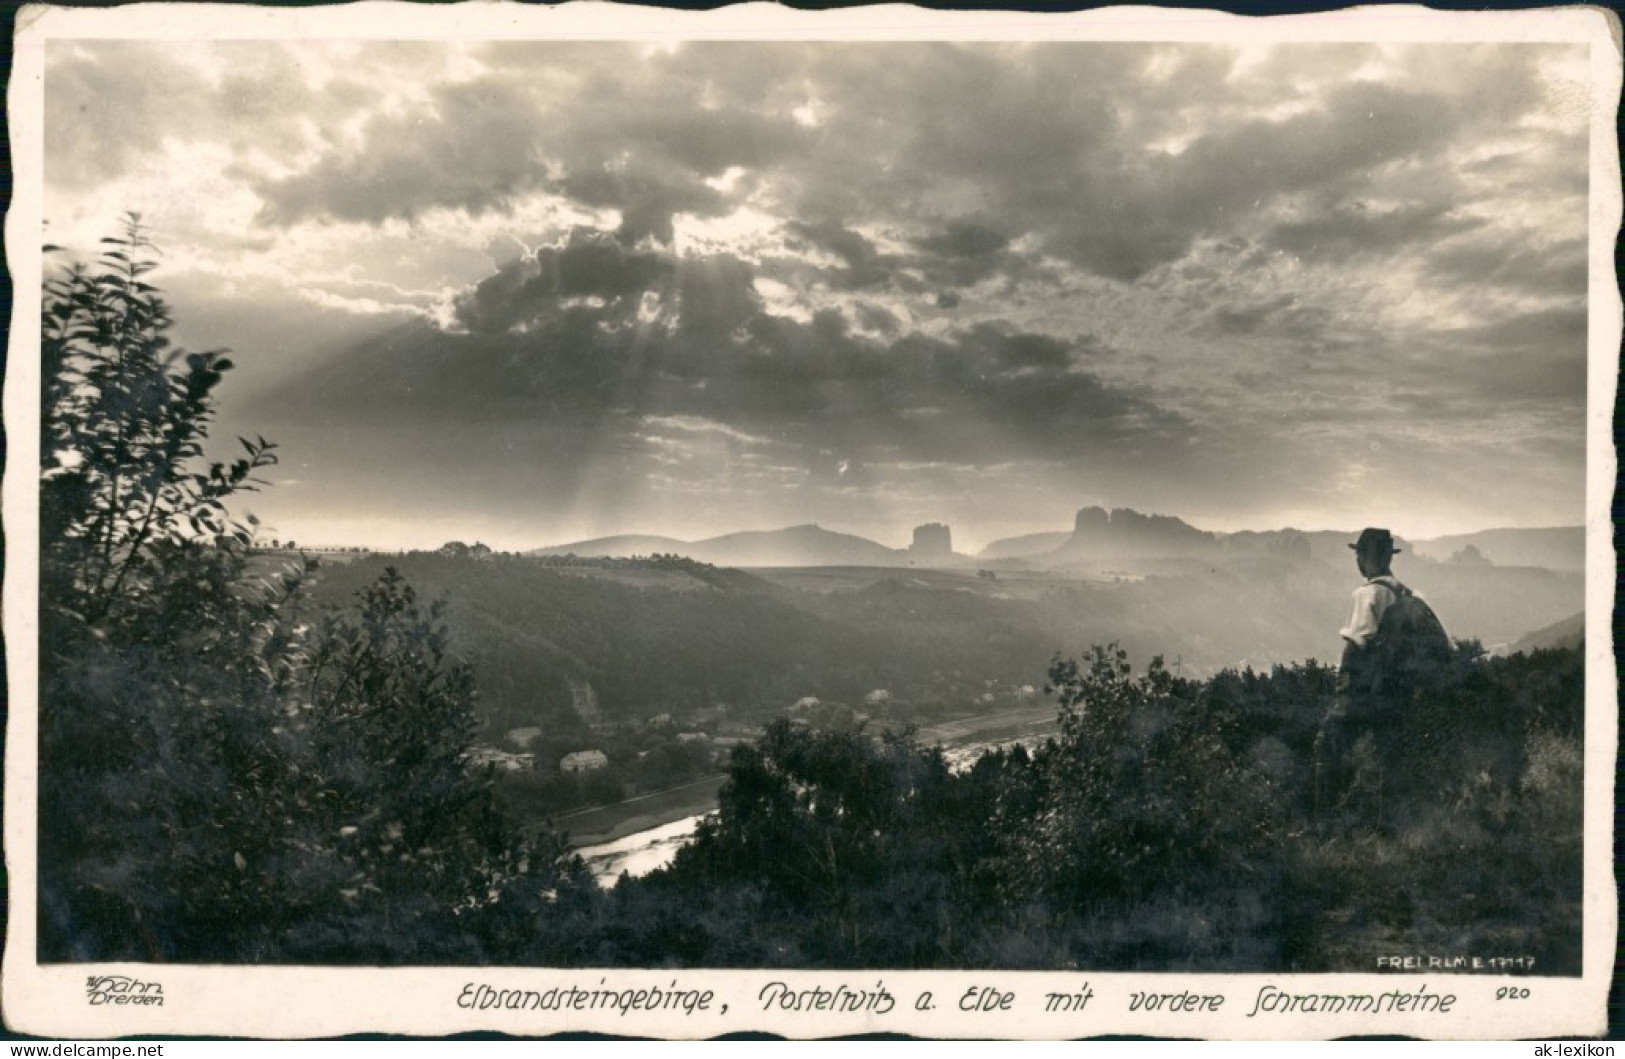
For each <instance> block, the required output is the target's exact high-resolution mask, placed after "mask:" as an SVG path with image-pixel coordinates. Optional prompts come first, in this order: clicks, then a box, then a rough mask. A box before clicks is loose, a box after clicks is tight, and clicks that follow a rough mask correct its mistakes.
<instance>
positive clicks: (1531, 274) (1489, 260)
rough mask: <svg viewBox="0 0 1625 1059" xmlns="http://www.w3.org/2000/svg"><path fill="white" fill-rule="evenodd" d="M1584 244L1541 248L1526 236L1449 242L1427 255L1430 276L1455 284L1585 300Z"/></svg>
mask: <svg viewBox="0 0 1625 1059" xmlns="http://www.w3.org/2000/svg"><path fill="white" fill-rule="evenodd" d="M1589 256H1590V251H1589V250H1588V248H1587V246H1586V243H1585V240H1583V239H1566V240H1561V241H1558V242H1554V243H1550V244H1546V245H1541V244H1538V243H1535V242H1534V241H1533V239H1532V238H1531V237H1530V235H1529V234H1528V233H1516V235H1515V237H1513V238H1507V237H1505V236H1496V237H1493V238H1488V239H1479V240H1470V241H1469V240H1452V241H1451V242H1449V243H1447V244H1445V245H1442V246H1440V247H1438V248H1437V249H1435V250H1434V251H1433V252H1432V253H1430V254H1429V255H1428V258H1427V264H1428V271H1429V272H1430V273H1431V274H1432V275H1433V276H1435V277H1437V278H1439V279H1441V280H1446V281H1450V282H1454V283H1462V284H1471V285H1477V286H1483V287H1499V288H1502V289H1505V290H1514V291H1522V292H1525V293H1528V294H1533V295H1558V296H1562V295H1567V296H1570V297H1575V298H1579V297H1583V296H1584V295H1585V292H1586V281H1587V278H1588V276H1589V274H1590V261H1589Z"/></svg>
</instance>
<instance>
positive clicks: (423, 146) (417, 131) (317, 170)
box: [258, 82, 544, 225]
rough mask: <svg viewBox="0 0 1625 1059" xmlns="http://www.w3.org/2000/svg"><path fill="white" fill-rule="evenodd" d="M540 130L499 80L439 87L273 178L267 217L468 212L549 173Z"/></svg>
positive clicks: (521, 100)
mask: <svg viewBox="0 0 1625 1059" xmlns="http://www.w3.org/2000/svg"><path fill="white" fill-rule="evenodd" d="M541 135H542V129H541V128H540V126H539V124H538V121H537V114H536V111H535V108H534V106H533V105H532V104H531V103H530V101H529V100H528V99H527V98H526V97H525V95H523V94H522V93H520V92H518V91H516V90H515V89H512V88H510V87H507V86H505V85H501V84H497V83H492V82H477V83H456V84H451V85H445V86H442V87H441V88H439V89H438V90H437V91H436V92H435V93H434V94H433V98H432V102H431V104H429V105H428V106H427V107H426V108H424V109H420V110H415V111H412V112H408V113H404V114H388V113H384V114H379V115H377V116H375V117H373V118H372V119H371V120H369V121H368V122H367V124H366V126H365V127H364V128H363V130H362V132H361V135H360V139H359V141H358V142H357V143H356V144H355V145H353V146H350V147H345V148H338V149H335V150H334V151H333V152H331V153H330V154H328V155H327V156H326V157H325V158H324V159H323V160H321V161H320V162H317V163H316V164H315V165H313V166H312V167H310V168H309V169H306V170H304V171H303V172H300V173H296V174H294V175H292V176H288V177H278V178H272V179H266V180H263V181H261V182H260V184H259V186H258V191H259V193H260V195H261V196H262V197H263V198H264V199H265V203H266V205H265V209H264V211H263V213H262V219H263V220H264V221H266V222H267V223H270V224H278V225H288V224H292V223H294V222H297V221H300V220H308V219H312V218H326V219H331V220H339V221H363V222H369V223H374V224H376V223H379V222H382V221H385V220H388V219H390V218H395V217H400V218H406V219H411V218H413V217H416V216H418V215H420V214H422V213H424V212H425V211H427V210H430V209H434V208H437V207H446V208H454V209H463V210H468V211H470V212H474V211H480V210H488V209H492V208H495V207H499V206H503V205H505V204H507V203H509V202H511V201H512V199H513V197H514V196H515V195H517V194H518V193H520V192H521V191H524V190H527V189H531V188H535V187H537V186H538V185H539V184H540V183H541V181H542V178H543V176H544V170H543V167H542V164H541V158H540V156H539V153H538V141H539V138H540V137H541Z"/></svg>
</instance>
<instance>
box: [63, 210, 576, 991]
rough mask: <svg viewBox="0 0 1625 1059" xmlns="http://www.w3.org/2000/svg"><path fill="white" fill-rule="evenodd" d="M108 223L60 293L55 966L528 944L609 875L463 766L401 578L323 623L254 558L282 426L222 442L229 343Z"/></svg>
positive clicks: (460, 709) (454, 672)
mask: <svg viewBox="0 0 1625 1059" xmlns="http://www.w3.org/2000/svg"><path fill="white" fill-rule="evenodd" d="M103 243H104V246H105V248H106V249H105V250H104V252H103V254H102V256H101V259H100V260H99V261H98V263H97V264H96V266H95V267H94V268H88V269H87V268H84V267H82V266H76V267H73V268H71V269H69V270H68V271H67V272H66V273H64V274H62V275H60V276H58V277H57V278H55V279H53V280H51V281H50V282H49V283H47V285H46V288H45V292H44V310H43V325H42V343H43V345H42V349H43V363H44V368H45V386H44V392H43V399H44V406H43V408H42V430H41V453H42V481H41V495H40V499H41V556H40V558H41V562H40V599H41V608H40V639H39V646H40V700H39V720H40V727H39V755H40V780H39V825H40V826H39V857H38V868H39V887H38V894H39V918H38V926H39V952H40V956H41V958H42V959H45V960H88V959H95V960H112V959H126V960H128V959H140V960H192V961H222V962H237V961H274V960H315V961H325V962H403V961H425V962H441V961H456V960H480V959H485V958H488V956H489V954H492V953H502V952H506V951H508V947H509V946H510V944H511V942H510V940H509V939H510V937H511V934H512V932H511V930H510V929H509V928H510V927H511V924H512V921H513V919H514V918H515V916H516V915H525V914H527V913H529V914H531V916H532V917H533V918H534V914H535V913H537V912H539V911H540V910H542V909H543V908H544V907H552V906H554V905H562V904H565V903H567V898H568V894H569V892H571V891H572V889H575V890H579V889H583V888H586V887H588V886H590V883H589V882H587V881H586V880H584V879H583V878H582V877H581V874H580V871H579V864H578V863H577V864H575V865H574V866H572V862H570V861H569V860H567V859H566V858H565V857H564V856H563V851H562V850H561V849H560V848H559V847H558V846H557V844H556V842H555V841H553V840H551V839H544V840H542V841H539V842H536V843H532V842H530V841H527V840H524V839H522V837H521V836H520V835H519V833H518V832H517V830H516V829H515V828H513V827H512V826H511V825H510V824H509V822H508V821H507V820H506V819H505V818H504V816H503V815H502V813H501V812H500V811H499V810H498V808H497V805H496V802H495V800H494V798H493V796H492V792H491V785H490V778H489V775H488V774H484V773H480V772H477V771H475V770H472V769H470V768H469V767H468V765H467V764H466V762H465V760H464V753H465V751H466V750H467V746H468V737H469V735H470V733H471V730H472V726H473V723H474V721H473V716H474V715H473V712H472V702H473V695H474V686H473V681H472V675H471V674H470V673H469V671H468V670H467V669H466V667H463V666H461V665H460V664H458V663H456V662H455V661H453V660H451V659H450V658H449V657H448V656H447V654H446V634H445V629H444V626H443V623H442V622H441V620H440V614H439V611H438V609H437V608H436V607H428V608H425V607H422V606H421V605H420V604H419V603H418V601H417V599H416V596H415V594H414V592H413V590H412V589H411V588H410V587H409V586H407V585H406V584H404V583H403V582H402V581H401V580H400V579H399V578H398V577H397V576H395V575H394V574H393V572H389V573H386V575H385V576H384V577H383V578H382V579H380V580H379V581H377V582H376V583H375V584H373V585H371V586H370V587H368V588H366V589H365V590H364V591H363V592H361V593H360V599H359V603H358V606H357V607H356V608H354V609H353V610H351V611H350V612H346V613H331V614H328V615H326V616H325V617H322V618H320V620H317V621H314V622H312V621H309V620H306V618H302V617H301V613H300V611H301V606H302V604H304V600H303V589H304V584H305V579H304V575H305V571H304V570H303V569H302V567H300V566H298V565H291V566H290V567H289V568H288V569H284V570H279V571H275V572H272V573H270V574H266V575H263V576H257V577H251V576H249V574H248V573H247V569H246V559H247V549H248V543H249V539H250V532H249V530H248V528H246V527H244V526H241V525H237V524H235V523H233V522H231V521H230V520H229V518H228V515H227V512H226V502H227V501H228V500H230V499H231V498H232V497H234V496H236V495H237V494H239V493H241V492H242V491H244V490H247V489H252V488H254V486H255V485H256V484H257V483H256V481H255V477H254V476H255V474H256V473H257V472H259V471H261V470H262V469H264V468H266V467H268V466H270V465H271V464H273V463H274V462H275V452H274V446H272V445H271V444H270V443H268V442H266V441H264V440H263V439H257V440H255V441H247V440H244V441H242V446H243V450H244V454H243V455H242V456H241V457H239V458H237V459H236V460H234V461H232V462H229V463H221V462H215V463H209V462H205V460H204V445H205V442H206V441H207V438H208V433H209V427H210V425H211V420H212V418H213V415H214V407H215V400H214V390H215V387H216V385H217V384H218V383H219V382H220V380H221V378H222V376H223V373H224V372H226V371H227V370H229V369H230V367H231V363H230V361H229V360H228V359H227V358H226V357H225V355H224V354H222V353H218V352H215V353H184V352H181V351H176V350H172V349H171V348H170V346H169V339H168V336H167V332H168V329H169V325H170V319H169V314H168V310H167V308H166V306H165V304H164V302H163V300H162V298H161V296H160V295H159V293H158V292H157V290H156V289H155V288H153V287H152V286H151V285H150V284H148V283H147V282H146V281H145V280H144V279H143V278H142V277H143V276H145V275H146V274H147V273H148V271H150V269H151V268H152V264H151V262H150V260H149V258H150V255H151V252H152V251H151V247H150V246H149V244H148V243H147V241H146V238H145V236H144V235H143V233H142V231H141V229H140V227H139V225H138V224H137V223H136V222H135V220H134V219H133V218H132V219H131V221H130V223H129V224H128V225H127V227H126V229H125V231H124V233H123V234H122V235H121V236H119V237H116V238H110V239H106V240H103ZM304 609H305V610H307V611H308V610H309V609H310V608H309V607H308V604H305V606H304ZM307 617H308V616H307ZM527 933H528V935H529V936H528V937H527V950H528V951H541V950H542V949H543V948H544V947H545V942H544V941H543V940H542V938H543V937H544V936H545V931H535V930H529V931H527Z"/></svg>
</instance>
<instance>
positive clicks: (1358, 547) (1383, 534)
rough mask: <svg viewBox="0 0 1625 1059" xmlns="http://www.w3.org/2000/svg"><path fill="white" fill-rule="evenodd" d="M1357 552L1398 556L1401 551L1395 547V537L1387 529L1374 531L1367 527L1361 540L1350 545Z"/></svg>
mask: <svg viewBox="0 0 1625 1059" xmlns="http://www.w3.org/2000/svg"><path fill="white" fill-rule="evenodd" d="M1349 547H1350V548H1353V549H1354V550H1355V551H1356V552H1385V553H1387V554H1389V555H1398V554H1399V549H1398V548H1396V547H1394V535H1393V534H1392V533H1389V532H1388V531H1387V530H1385V529H1374V528H1372V527H1370V526H1367V527H1366V528H1365V529H1363V530H1361V531H1360V539H1359V540H1358V541H1356V542H1354V543H1353V544H1351V545H1349Z"/></svg>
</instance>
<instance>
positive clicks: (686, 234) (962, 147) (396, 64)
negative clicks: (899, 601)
mask: <svg viewBox="0 0 1625 1059" xmlns="http://www.w3.org/2000/svg"><path fill="white" fill-rule="evenodd" d="M1587 62H1588V59H1587V52H1586V49H1585V48H1584V47H1583V46H1579V45H1546V44H1413V45H1398V44H1394V45H1388V44H1383V45H1376V44H1278V45H1264V44H1259V45H1245V46H1237V45H1210V44H1091V43H1045V44H982V43H970V44H958V45H951V44H912V43H911V44H884V45H881V44H839V45H829V44H788V43H782V44H761V43H721V44H716V43H713V44H685V45H673V46H666V45H640V44H616V43H573V44H563V43H520V42H461V43H455V42H452V43H448V42H417V43H369V42H364V41H321V42H296V41H281V42H268V41H256V42H229V41H225V42H187V41H178V42H157V41H149V42H132V41H111V40H109V41H53V42H51V44H50V45H49V46H48V49H47V68H46V92H45V99H46V166H45V176H46V198H45V216H46V218H47V229H46V232H45V238H46V240H47V241H49V242H52V243H57V244H60V245H63V246H65V247H67V248H68V250H69V251H70V252H72V253H76V254H78V255H81V256H89V255H93V254H94V253H95V251H96V240H97V238H98V237H100V236H102V235H106V234H110V233H112V232H114V231H116V230H117V227H118V224H119V218H120V216H121V215H122V214H123V212H124V211H126V210H133V211H137V212H139V213H141V215H142V217H143V220H144V223H145V224H146V225H147V226H148V228H149V230H150V233H151V236H152V238H153V239H154V241H155V242H156V243H157V244H158V246H159V247H160V248H161V250H162V252H163V253H162V257H161V263H162V264H161V267H160V269H159V270H158V271H157V272H155V273H154V274H153V276H152V277H151V278H152V281H153V282H154V283H156V284H157V285H158V286H160V287H161V288H162V289H163V290H164V291H165V292H166V293H167V294H168V296H169V297H170V299H171V302H172V305H173V311H174V315H175V318H176V321H177V326H176V332H177V337H178V338H179V339H180V340H181V341H182V342H183V343H184V344H185V345H187V346H189V347H193V348H208V347H216V346H226V347H230V348H232V349H233V350H234V351H236V353H237V356H236V357H235V358H234V359H236V360H237V361H238V363H239V365H240V366H239V368H238V370H236V371H234V372H232V373H231V375H230V376H228V378H227V380H226V382H225V384H224V385H223V387H222V390H221V396H222V400H223V402H224V403H223V407H222V414H221V417H220V420H219V428H218V430H217V431H216V433H217V436H218V437H219V438H222V439H229V438H230V437H231V436H232V435H235V434H248V435H252V434H262V435H264V436H266V437H269V438H271V439H273V440H275V441H277V442H278V443H279V444H280V445H281V446H282V448H281V452H282V463H281V464H280V465H279V466H278V467H277V468H275V469H274V473H273V474H272V475H271V476H270V477H271V479H272V484H271V487H270V488H269V489H267V490H266V491H265V492H263V493H260V494H256V495H254V496H252V497H250V498H249V500H248V502H247V503H246V504H243V505H240V510H241V511H245V512H246V511H252V512H254V513H255V514H256V515H257V516H259V517H260V518H261V519H262V520H263V521H264V523H265V524H266V525H267V527H268V528H269V529H268V532H267V535H268V536H276V537H279V538H282V539H295V540H299V541H300V542H302V543H309V544H312V545H326V544H357V545H363V546H371V547H378V548H399V547H434V546H436V545H438V544H439V543H442V542H444V541H447V540H453V539H461V540H470V541H471V540H474V539H480V540H483V541H485V543H487V544H490V545H492V546H493V547H497V548H501V549H505V550H517V549H528V548H537V547H546V546H550V545H554V544H562V543H568V542H571V541H579V540H589V539H594V538H599V537H605V536H611V535H619V534H651V535H661V536H670V537H674V538H677V539H681V540H686V541H694V540H700V539H704V538H708V537H713V536H717V535H720V534H725V533H732V532H741V531H747V530H772V529H780V528H784V527H788V526H795V525H802V524H809V523H810V524H817V525H820V526H823V527H824V528H826V529H830V530H833V531H836V532H843V533H851V534H855V535H859V536H864V537H868V538H870V539H872V540H876V541H878V542H879V543H882V544H886V545H888V546H891V547H904V546H906V545H907V544H908V540H909V531H910V530H911V528H912V527H913V526H916V525H919V524H922V523H926V522H942V523H946V524H947V525H949V526H950V527H951V528H952V530H953V534H954V545H955V548H956V550H958V551H961V552H965V553H968V554H974V553H975V552H976V551H979V550H980V549H981V548H982V547H984V546H986V545H987V544H988V543H990V542H992V541H994V540H996V539H1002V538H1007V537H1013V536H1020V535H1024V534H1027V533H1041V532H1059V531H1064V530H1068V529H1070V528H1071V526H1072V517H1073V514H1074V513H1075V512H1076V511H1077V509H1079V508H1081V507H1087V506H1101V507H1106V508H1132V509H1134V510H1137V511H1140V512H1142V513H1147V514H1166V515H1174V516H1177V517H1179V518H1182V519H1183V520H1185V521H1186V522H1188V523H1190V524H1192V525H1194V526H1197V527H1199V528H1201V529H1206V530H1211V531H1215V532H1234V531H1237V530H1266V529H1275V528H1284V527H1292V528H1297V529H1304V530H1321V529H1336V530H1340V531H1349V532H1357V531H1358V529H1359V527H1361V526H1365V525H1380V526H1387V527H1389V528H1391V529H1392V530H1393V531H1394V532H1395V533H1396V534H1399V535H1400V536H1403V537H1408V538H1412V539H1428V538H1433V537H1438V536H1443V535H1449V534H1455V533H1464V532H1472V531H1476V530H1483V529H1494V528H1504V527H1519V526H1528V527H1550V526H1574V525H1581V524H1583V521H1584V485H1585V451H1586V450H1585V442H1586V439H1585V428H1586V418H1585V410H1586V404H1585V398H1586V394H1585V380H1586V363H1587V344H1586V332H1587V304H1586V292H1587V287H1586V283H1587V263H1588V253H1587V220H1588V198H1587V195H1588V174H1589V153H1588V151H1589V147H1588V131H1589V130H1588V120H1589V98H1588V95H1587V92H1588V91H1589V90H1588V87H1587V85H1588V80H1587V78H1588V67H1587Z"/></svg>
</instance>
